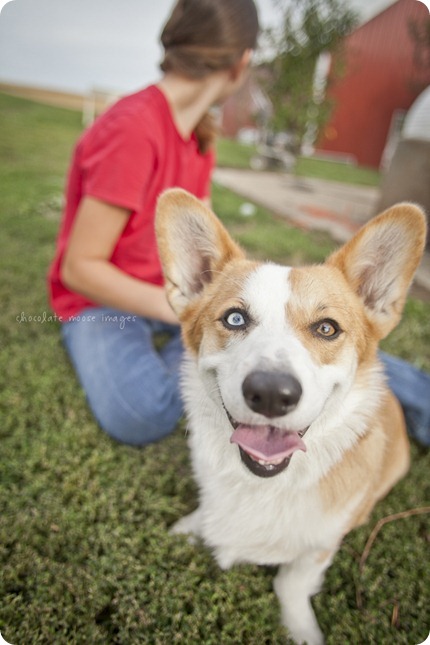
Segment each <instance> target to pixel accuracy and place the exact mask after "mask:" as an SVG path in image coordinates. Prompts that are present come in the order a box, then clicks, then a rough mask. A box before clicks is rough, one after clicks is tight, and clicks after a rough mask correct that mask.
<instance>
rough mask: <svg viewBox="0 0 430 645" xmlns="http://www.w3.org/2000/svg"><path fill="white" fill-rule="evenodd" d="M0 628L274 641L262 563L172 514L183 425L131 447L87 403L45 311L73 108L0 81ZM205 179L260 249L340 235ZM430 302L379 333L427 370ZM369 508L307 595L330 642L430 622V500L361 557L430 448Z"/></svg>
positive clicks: (35, 640)
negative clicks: (319, 589)
mask: <svg viewBox="0 0 430 645" xmlns="http://www.w3.org/2000/svg"><path fill="white" fill-rule="evenodd" d="M0 117H1V124H2V125H1V132H0V161H1V164H0V176H1V186H2V196H1V200H0V219H1V226H0V240H1V255H0V269H1V281H0V299H1V303H2V306H1V309H0V343H1V352H0V380H1V385H0V411H1V424H0V435H1V448H2V459H1V477H0V571H1V575H0V631H1V633H2V635H3V637H4V638H5V639H6V640H7V641H8V642H10V643H12V644H14V645H33V644H47V645H51V644H54V643H55V645H63V644H64V645H74V644H76V645H86V644H91V645H98V644H100V645H106V644H115V645H134V644H136V645H137V644H139V645H140V644H142V643H148V644H151V645H152V644H160V645H161V644H162V645H164V644H165V645H171V644H173V643H186V644H187V645H195V644H199V643H204V644H205V645H206V644H207V645H211V644H213V645H218V644H219V643H222V644H223V645H229V644H246V645H248V644H255V645H262V644H267V645H269V644H273V645H275V644H279V643H281V642H282V638H283V631H282V630H281V628H280V627H279V626H278V618H279V615H278V606H277V602H276V600H275V597H274V594H273V592H272V579H273V570H270V569H266V568H264V567H256V566H250V565H244V566H239V567H236V568H234V569H232V570H231V571H228V572H223V571H221V570H219V569H218V567H217V566H216V565H215V563H214V561H213V559H212V558H211V555H210V553H209V552H208V551H207V550H206V549H205V548H204V547H202V546H201V545H198V546H194V547H193V546H190V545H188V544H187V542H186V541H185V540H184V539H183V538H181V537H171V536H170V535H169V534H168V527H169V526H170V525H171V524H172V523H173V522H174V521H175V520H176V519H178V518H179V517H180V516H181V515H182V514H184V513H186V512H188V511H190V510H192V509H193V508H194V507H195V506H196V503H197V496H196V489H195V486H194V484H193V480H192V477H191V471H190V465H189V460H188V451H187V447H186V439H185V425H184V424H180V426H179V427H178V429H177V431H176V432H175V433H174V434H173V435H172V436H171V437H170V438H168V439H167V440H165V441H164V442H162V443H160V444H157V445H153V446H150V447H149V448H146V449H145V450H138V449H133V448H129V447H126V446H122V445H118V444H116V443H114V442H113V441H111V440H110V439H108V438H107V437H105V436H104V435H103V434H102V433H101V431H100V430H99V429H98V428H97V426H96V424H95V423H94V421H93V420H92V418H91V416H90V414H89V412H88V410H87V408H86V405H85V400H84V397H83V394H82V392H81V390H80V389H79V387H78V385H77V383H76V380H75V378H74V374H73V372H72V369H71V367H70V366H69V363H68V361H67V359H66V356H65V353H64V351H63V349H62V346H61V343H60V338H59V326H58V323H57V322H55V321H53V320H52V319H50V318H49V316H50V312H49V310H48V306H47V302H46V295H45V274H46V269H47V266H48V263H49V261H50V259H51V257H52V254H53V250H54V240H55V235H56V231H57V228H58V220H59V216H60V208H61V194H62V189H63V184H64V176H65V172H66V168H67V164H68V159H69V155H70V152H71V148H72V145H73V142H74V140H75V139H76V137H77V136H78V134H79V132H80V130H81V124H80V115H79V114H78V113H74V112H70V111H67V110H60V109H55V108H49V107H42V106H39V105H37V104H33V103H30V102H26V101H23V100H20V99H16V98H10V97H6V96H1V95H0ZM240 203H241V200H240V199H239V198H238V197H236V196H235V195H233V194H231V193H228V192H227V191H225V190H223V189H221V188H219V187H215V189H214V205H215V210H217V212H218V213H219V214H220V215H222V217H223V218H224V220H225V222H226V224H227V226H228V227H229V228H230V229H231V230H232V231H233V233H234V234H235V236H237V238H238V239H239V240H240V241H241V242H242V243H243V244H244V245H246V246H247V247H248V248H249V249H250V250H251V251H252V252H253V254H255V255H257V256H258V257H263V258H265V257H267V258H269V257H270V258H273V259H278V260H281V259H283V260H286V261H292V262H299V261H309V260H311V261H319V260H321V259H322V257H323V256H324V255H325V254H326V252H328V251H329V250H330V249H331V248H333V245H332V243H331V241H330V240H329V239H328V238H327V237H325V236H313V235H308V234H305V233H303V232H300V231H296V230H294V229H291V228H289V227H287V226H286V224H285V223H284V222H282V221H279V220H276V219H273V218H272V217H271V216H270V214H268V213H267V212H265V211H263V210H262V209H258V210H257V214H256V215H255V216H254V217H253V218H242V217H241V216H240V215H238V214H237V212H238V207H239V205H240ZM429 315H430V305H428V304H425V303H422V302H420V301H418V300H411V301H409V303H408V306H407V311H406V315H405V317H404V320H403V322H402V324H401V326H400V328H399V330H397V331H396V332H395V333H394V334H393V335H392V337H391V339H390V340H388V341H387V343H386V346H385V347H386V348H388V349H389V350H390V351H392V352H393V353H396V354H399V355H401V356H404V357H406V358H408V359H409V360H413V361H414V362H415V363H416V364H417V365H421V366H423V367H425V368H426V369H430V350H429V345H430V343H429V340H430V338H429V334H430V332H429V326H428V320H429ZM412 462H413V465H412V469H411V473H410V474H409V476H408V477H407V478H406V479H405V480H404V481H403V482H401V483H400V484H399V485H398V486H397V487H396V489H395V491H394V492H393V493H392V494H390V495H389V496H388V497H387V499H386V500H384V501H383V502H382V503H380V504H379V506H378V507H377V509H376V511H375V513H374V514H373V516H372V521H371V523H370V524H369V525H368V526H366V527H363V528H361V529H359V530H356V531H354V532H353V533H352V534H350V535H349V536H348V537H347V538H346V540H345V542H344V544H343V546H342V548H341V550H340V552H339V553H338V555H337V556H336V558H335V562H334V564H333V566H332V567H331V569H330V570H329V572H328V575H327V578H326V581H325V584H324V590H325V593H322V594H320V595H319V596H317V597H316V599H315V601H314V604H315V607H316V612H317V615H318V618H319V620H320V624H321V627H322V629H323V631H324V632H325V633H326V635H327V643H328V644H329V645H330V644H332V645H339V644H342V645H343V644H344V643H351V644H361V643H374V644H377V645H381V644H385V643H386V644H387V645H388V644H389V645H391V644H393V643H404V644H405V645H406V644H407V645H412V644H415V643H421V642H422V641H424V640H425V638H426V636H427V634H428V632H429V629H430V616H429V611H428V608H429V606H430V588H429V583H428V581H429V579H430V560H429V557H428V549H429V541H430V528H429V516H428V515H421V516H416V517H409V518H407V519H402V520H398V521H396V522H392V523H390V524H387V525H386V526H385V527H384V528H383V529H382V531H381V533H380V534H379V535H378V537H377V539H376V541H375V543H374V545H373V548H372V550H371V552H370V554H369V557H368V560H367V563H366V566H365V568H364V570H363V571H362V572H360V570H359V558H360V555H361V553H362V552H363V549H364V546H365V543H366V540H367V538H368V536H369V534H370V531H371V528H372V527H373V525H374V523H375V522H376V521H377V519H378V518H381V517H384V516H386V515H388V514H391V513H398V512H400V511H405V510H408V509H413V508H418V507H423V506H425V505H428V504H429V501H430V479H429V475H428V473H429V468H430V453H429V452H428V451H426V450H424V449H422V448H420V447H419V446H417V445H414V446H413V456H412Z"/></svg>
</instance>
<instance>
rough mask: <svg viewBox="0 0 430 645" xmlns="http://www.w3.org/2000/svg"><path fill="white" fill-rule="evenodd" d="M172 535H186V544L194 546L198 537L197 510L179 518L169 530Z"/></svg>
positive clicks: (198, 514)
mask: <svg viewBox="0 0 430 645" xmlns="http://www.w3.org/2000/svg"><path fill="white" fill-rule="evenodd" d="M170 533H171V534H172V535H188V542H189V543H190V544H195V543H196V542H197V538H198V537H199V535H200V513H199V509H196V510H195V511H193V513H190V514H189V515H185V517H181V519H180V520H178V521H177V522H176V523H175V524H174V525H173V526H172V527H171V528H170Z"/></svg>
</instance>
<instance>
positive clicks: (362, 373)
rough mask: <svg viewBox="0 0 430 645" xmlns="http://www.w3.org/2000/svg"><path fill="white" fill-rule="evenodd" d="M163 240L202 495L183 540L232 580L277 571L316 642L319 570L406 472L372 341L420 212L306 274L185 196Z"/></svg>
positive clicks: (410, 270) (391, 221)
mask: <svg viewBox="0 0 430 645" xmlns="http://www.w3.org/2000/svg"><path fill="white" fill-rule="evenodd" d="M156 233H157V240H158V246H159V252H160V258H161V262H162V265H163V271H164V275H165V283H166V290H167V295H168V299H169V302H170V304H171V306H172V308H173V310H174V311H175V312H176V314H177V316H178V318H179V319H180V322H181V327H182V334H183V341H184V345H185V347H186V353H187V359H186V361H185V365H184V371H183V394H184V400H185V406H186V412H187V416H188V420H189V427H190V435H189V442H190V448H191V456H192V467H193V472H194V476H195V478H196V481H197V484H198V487H199V492H200V504H199V507H198V508H197V510H195V511H194V512H193V513H191V514H190V515H188V516H186V517H184V518H183V519H181V520H179V522H178V523H177V524H176V525H175V527H174V529H173V532H174V533H184V534H194V535H195V536H199V537H200V538H202V540H203V541H204V543H205V544H206V545H207V546H208V547H209V548H210V549H211V550H212V551H213V554H214V557H215V559H216V561H217V562H218V564H219V566H220V567H221V568H222V569H227V568H229V567H231V566H232V565H233V564H235V563H240V562H248V563H256V564H262V565H279V570H278V573H277V575H276V577H275V580H274V589H275V592H276V595H277V597H278V599H279V602H280V607H281V615H282V623H283V625H284V626H285V627H286V628H287V630H288V632H289V635H290V636H291V637H292V638H293V640H294V641H295V642H296V643H304V642H306V643H308V645H319V644H321V643H323V635H322V633H321V630H320V628H319V626H318V623H317V620H316V617H315V615H314V612H313V609H312V606H311V601H310V599H311V597H312V595H313V594H315V593H316V592H317V591H318V590H319V588H320V586H321V584H322V580H323V574H324V571H325V570H326V569H327V567H328V566H329V565H330V563H331V561H332V559H333V556H334V555H335V553H336V551H337V550H338V549H339V546H340V543H341V541H342V538H343V536H344V535H345V534H346V533H348V532H349V531H350V530H351V529H352V528H354V527H356V526H358V525H360V524H362V523H363V522H364V521H366V519H367V518H368V516H369V513H370V511H371V510H372V508H373V506H374V505H375V503H376V502H377V501H378V500H379V499H381V498H382V497H383V496H384V495H386V494H387V493H388V491H389V490H390V489H391V488H392V486H393V485H394V484H395V483H396V482H397V481H398V480H399V479H400V478H402V477H403V476H404V475H405V474H406V472H407V471H408V467H409V444H408V440H407V436H406V432H405V424H404V420H403V415H402V412H401V408H400V405H399V403H398V402H397V400H396V399H395V398H394V396H393V394H392V393H391V392H390V391H389V389H388V388H387V386H386V384H385V380H384V375H383V372H382V368H381V365H380V363H379V361H378V357H377V346H378V341H379V340H380V339H382V338H384V337H385V336H386V335H387V334H388V333H389V332H390V331H391V330H392V329H393V328H394V327H395V326H396V324H397V323H398V322H399V320H400V316H401V312H402V309H403V305H404V302H405V298H406V294H407V290H408V288H409V286H410V284H411V281H412V278H413V275H414V272H415V270H416V268H417V266H418V264H419V262H420V258H421V255H422V253H423V250H424V243H425V234H426V220H425V216H424V214H423V213H422V211H421V210H420V209H419V208H418V207H417V206H414V205H412V204H406V203H405V204H399V205H396V206H394V207H392V208H390V209H389V210H387V211H385V212H384V213H382V214H381V215H379V216H377V217H376V218H374V219H373V220H371V221H370V222H369V223H368V224H367V225H365V226H364V227H363V228H362V229H361V230H360V231H359V232H358V233H357V234H356V235H355V236H354V237H353V238H352V239H351V240H350V241H349V242H348V243H347V244H345V245H344V246H343V247H342V248H340V250H338V251H335V252H334V253H333V254H332V255H331V256H330V257H329V258H328V259H327V260H326V262H325V263H324V264H322V265H318V266H304V267H299V268H290V267H287V266H280V265H277V264H273V263H270V262H266V263H261V262H254V261H252V260H249V259H247V258H246V257H245V254H244V252H243V251H242V250H241V249H240V247H239V246H238V245H237V244H236V243H235V242H234V241H233V240H232V239H231V238H230V236H229V234H228V233H227V231H226V230H225V228H224V227H223V226H222V224H221V223H220V221H219V220H218V219H217V217H216V216H215V215H214V214H213V213H212V211H211V210H210V209H209V208H207V207H206V206H205V205H204V204H203V203H201V202H200V201H199V200H197V199H196V198H195V197H193V196H191V195H190V194H189V193H187V192H186V191H183V190H180V189H170V190H168V191H166V192H165V193H164V194H163V195H162V196H161V197H160V199H159V202H158V207H157V214H156ZM286 235H288V233H286Z"/></svg>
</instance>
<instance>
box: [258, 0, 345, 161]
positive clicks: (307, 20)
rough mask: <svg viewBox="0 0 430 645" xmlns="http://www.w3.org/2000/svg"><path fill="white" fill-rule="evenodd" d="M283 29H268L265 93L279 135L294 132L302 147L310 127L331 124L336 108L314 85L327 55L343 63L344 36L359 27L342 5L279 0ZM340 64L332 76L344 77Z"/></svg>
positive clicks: (330, 0)
mask: <svg viewBox="0 0 430 645" xmlns="http://www.w3.org/2000/svg"><path fill="white" fill-rule="evenodd" d="M275 4H276V5H277V6H278V8H279V11H280V18H281V19H280V27H279V28H273V29H270V30H267V31H266V32H265V34H264V35H265V39H264V51H263V57H264V58H265V62H264V65H263V66H264V68H265V69H266V75H265V76H266V89H267V92H268V95H269V96H270V98H271V100H272V103H273V118H272V125H273V129H274V130H275V131H289V132H290V133H291V134H292V135H293V137H294V140H295V141H296V144H297V148H299V147H300V145H301V142H302V141H303V137H304V135H305V133H306V132H307V131H308V130H309V128H310V127H313V128H314V129H315V130H319V129H320V128H321V126H322V125H323V124H324V123H326V122H327V120H328V118H329V116H330V113H331V109H332V105H331V104H330V101H329V100H328V99H327V97H326V93H325V92H324V91H323V88H319V89H318V86H316V85H315V69H316V65H317V61H318V60H321V59H320V56H321V55H322V54H327V53H329V54H334V53H336V60H337V61H339V60H341V57H339V52H340V51H341V47H342V41H343V39H344V37H345V36H346V35H347V34H348V33H349V32H350V31H351V30H352V29H353V27H354V26H355V25H356V23H357V16H356V14H355V13H354V12H353V11H352V10H351V9H349V8H348V7H347V6H346V5H345V4H344V2H343V0H275ZM340 72H341V69H340V66H339V64H337V69H336V70H333V69H332V70H331V72H330V76H331V77H333V75H339V74H340Z"/></svg>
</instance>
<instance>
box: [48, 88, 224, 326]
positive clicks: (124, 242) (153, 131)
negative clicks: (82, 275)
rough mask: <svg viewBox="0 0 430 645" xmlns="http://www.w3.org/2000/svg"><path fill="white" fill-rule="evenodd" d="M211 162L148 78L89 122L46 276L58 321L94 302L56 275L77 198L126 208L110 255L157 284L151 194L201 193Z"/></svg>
mask: <svg viewBox="0 0 430 645" xmlns="http://www.w3.org/2000/svg"><path fill="white" fill-rule="evenodd" d="M213 164H214V156H213V153H211V152H210V153H206V154H204V155H203V154H201V153H199V151H198V145H197V139H196V137H195V135H194V134H193V135H192V137H191V138H190V139H189V140H184V139H183V138H182V137H181V135H180V134H179V133H178V130H177V128H176V126H175V123H174V121H173V118H172V114H171V111H170V107H169V105H168V103H167V101H166V98H165V97H164V95H163V93H162V92H161V91H160V90H159V89H158V88H157V87H156V86H155V85H151V86H150V87H148V88H146V89H144V90H142V91H140V92H137V93H135V94H132V95H130V96H127V97H125V98H123V99H121V100H119V101H118V102H117V103H116V104H115V105H114V106H112V107H111V108H110V109H109V110H108V111H107V112H105V113H104V114H103V115H102V116H100V117H99V118H98V119H97V120H96V121H95V123H94V124H93V125H92V127H91V128H89V130H87V131H86V132H85V133H84V134H83V136H82V137H81V138H80V140H79V141H78V144H77V146H76V148H75V152H74V156H73V160H72V165H71V168H70V172H69V178H68V186H67V195H66V207H65V212H64V215H63V221H62V225H61V228H60V232H59V236H58V241H57V252H56V255H55V258H54V261H53V263H52V265H51V268H50V271H49V276H48V282H49V291H50V302H51V306H52V308H53V310H54V311H55V313H56V314H57V316H58V317H59V318H60V319H61V320H62V321H63V322H65V321H67V320H68V319H69V318H71V317H73V316H76V315H78V314H79V313H80V312H81V311H82V310H83V309H85V308H87V307H94V306H97V305H96V304H95V303H93V302H91V301H89V300H87V299H86V298H85V297H83V296H81V295H79V294H76V293H74V292H72V291H70V290H69V289H67V288H66V286H65V285H64V284H63V283H62V281H61V274H60V266H61V262H62V259H63V255H64V251H65V249H66V247H67V243H68V239H69V236H70V231H71V228H72V225H73V220H74V218H75V215H76V211H77V208H78V206H79V203H80V201H81V199H82V197H83V196H85V195H88V196H91V197H95V198H97V199H100V200H102V201H105V202H107V203H109V204H114V205H115V206H120V207H124V208H127V209H129V210H131V214H130V217H129V220H128V222H127V224H126V226H125V228H124V231H123V232H122V234H121V236H120V238H119V240H118V242H117V244H116V246H115V249H114V251H113V253H112V257H111V258H110V260H111V262H112V264H114V265H116V266H117V267H119V268H120V269H122V270H123V271H124V272H126V273H128V274H129V275H131V276H134V277H136V278H139V279H141V280H143V281H145V282H150V283H152V284H156V285H162V284H163V276H162V270H161V265H160V260H159V258H158V252H157V245H156V240H155V231H154V214H155V206H156V202H157V198H158V196H159V194H160V193H161V192H162V191H163V190H164V189H166V188H172V187H175V186H177V187H180V188H184V189H186V190H188V191H189V192H191V193H192V194H193V195H195V196H196V197H198V198H200V199H203V198H206V197H208V196H209V194H210V178H211V172H212V168H213Z"/></svg>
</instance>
